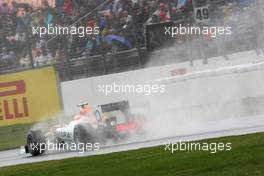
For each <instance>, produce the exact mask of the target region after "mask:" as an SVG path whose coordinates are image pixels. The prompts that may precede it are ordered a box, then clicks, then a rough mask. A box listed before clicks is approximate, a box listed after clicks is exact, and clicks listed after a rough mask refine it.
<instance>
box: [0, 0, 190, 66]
mask: <svg viewBox="0 0 264 176" xmlns="http://www.w3.org/2000/svg"><path fill="white" fill-rule="evenodd" d="M182 2H184V4H182ZM102 3H104V5H103V6H102V7H100V8H99V9H98V10H96V11H93V10H94V9H95V8H96V7H98V6H99V5H100V4H102ZM192 3H193V0H184V1H182V0H55V3H54V4H53V5H52V4H49V3H48V1H47V0H42V1H41V5H40V6H39V7H33V6H32V4H28V3H17V2H16V1H15V0H13V1H8V2H7V1H5V0H0V70H3V69H11V68H15V67H30V66H31V64H32V63H33V64H34V65H35V66H41V65H45V64H52V63H55V62H62V61H66V59H67V58H68V59H71V58H75V57H79V56H81V55H87V56H90V55H99V54H103V53H107V52H111V51H112V48H113V47H115V48H117V50H119V51H121V50H127V49H131V48H135V47H142V46H143V45H144V24H146V23H161V22H166V21H171V20H173V21H174V20H178V19H184V18H185V17H187V18H188V17H189V16H190V15H192V11H193V9H192ZM89 12H93V13H92V14H91V15H89V16H85V15H86V14H87V13H89ZM79 19H81V20H79ZM77 20H78V21H77ZM76 21H77V22H76ZM73 23H74V25H75V26H84V27H92V28H94V27H99V29H100V35H92V34H91V35H85V36H84V37H78V36H74V35H60V36H57V37H54V36H51V35H45V36H42V37H40V36H38V35H33V34H32V27H33V26H48V25H50V24H53V25H60V26H70V25H72V24H73Z"/></svg>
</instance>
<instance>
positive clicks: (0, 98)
mask: <svg viewBox="0 0 264 176" xmlns="http://www.w3.org/2000/svg"><path fill="white" fill-rule="evenodd" d="M60 112H61V104H60V96H59V91H58V83H57V79H56V73H55V70H54V68H53V67H44V68H40V69H35V70H28V71H22V72H17V73H11V74H4V75H0V126H5V125H13V124H22V123H30V122H37V121H40V120H43V119H46V118H53V117H55V116H56V115H57V114H58V113H60Z"/></svg>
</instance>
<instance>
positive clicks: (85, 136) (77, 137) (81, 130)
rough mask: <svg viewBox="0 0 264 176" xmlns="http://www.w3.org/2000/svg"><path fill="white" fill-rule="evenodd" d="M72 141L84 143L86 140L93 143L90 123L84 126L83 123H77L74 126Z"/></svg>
mask: <svg viewBox="0 0 264 176" xmlns="http://www.w3.org/2000/svg"><path fill="white" fill-rule="evenodd" d="M73 135H74V142H75V143H76V144H79V143H83V144H86V143H88V142H90V143H93V142H94V136H93V135H92V127H90V125H86V126H85V127H84V126H83V125H77V126H76V127H75V128H74V132H73Z"/></svg>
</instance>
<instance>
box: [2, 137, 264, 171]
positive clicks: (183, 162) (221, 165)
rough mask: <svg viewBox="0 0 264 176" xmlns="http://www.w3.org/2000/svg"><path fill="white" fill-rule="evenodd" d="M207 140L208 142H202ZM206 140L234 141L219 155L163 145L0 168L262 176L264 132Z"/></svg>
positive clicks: (4, 169) (10, 169)
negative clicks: (170, 150) (173, 149)
mask: <svg viewBox="0 0 264 176" xmlns="http://www.w3.org/2000/svg"><path fill="white" fill-rule="evenodd" d="M202 142H205V141H202ZM206 142H231V143H232V150H231V151H228V152H227V151H221V152H217V153H216V154H211V153H209V152H202V151H186V152H176V153H174V154H170V153H168V152H166V151H164V146H160V147H154V148H147V149H139V150H134V151H127V152H119V153H112V154H106V155H99V156H90V157H82V158H71V159H65V160H59V161H48V162H41V163H35V164H26V165H19V166H12V167H4V168H0V175H4V176H16V175H27V176H73V175H91V176H98V175H102V176H108V175H113V176H135V175H137V176H138V175H144V176H153V175H155V176H159V175H160V176H164V175H166V176H171V175H175V176H263V175H264V149H263V147H264V133H258V134H252V135H245V136H237V137H227V138H218V139H213V140H209V141H206Z"/></svg>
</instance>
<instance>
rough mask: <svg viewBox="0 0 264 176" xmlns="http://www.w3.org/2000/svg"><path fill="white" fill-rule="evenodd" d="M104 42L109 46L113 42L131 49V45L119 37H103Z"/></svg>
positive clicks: (110, 35) (111, 35)
mask: <svg viewBox="0 0 264 176" xmlns="http://www.w3.org/2000/svg"><path fill="white" fill-rule="evenodd" d="M104 40H105V41H106V42H107V43H109V44H111V43H112V42H113V40H115V41H118V42H120V43H121V44H123V45H126V46H127V47H128V48H132V45H131V43H130V42H129V41H127V40H126V39H125V38H124V37H121V36H118V35H113V34H109V35H107V36H105V37H104Z"/></svg>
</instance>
